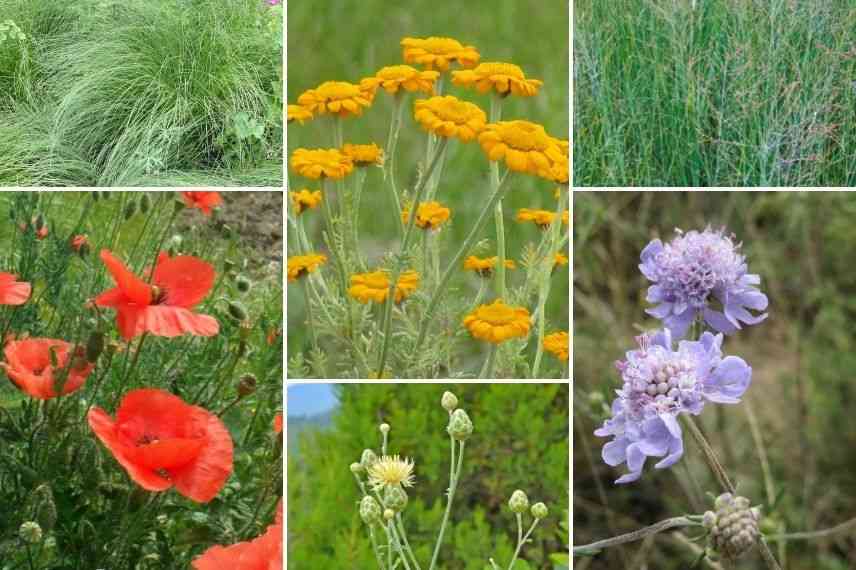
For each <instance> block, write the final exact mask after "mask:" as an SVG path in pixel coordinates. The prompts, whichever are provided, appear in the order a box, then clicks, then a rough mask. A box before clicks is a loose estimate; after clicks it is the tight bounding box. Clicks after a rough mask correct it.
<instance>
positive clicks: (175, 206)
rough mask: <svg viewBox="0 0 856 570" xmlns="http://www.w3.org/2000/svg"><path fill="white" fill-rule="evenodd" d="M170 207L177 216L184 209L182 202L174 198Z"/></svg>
mask: <svg viewBox="0 0 856 570" xmlns="http://www.w3.org/2000/svg"><path fill="white" fill-rule="evenodd" d="M172 207H173V211H174V212H175V213H176V214H177V213H179V212H181V211H182V210H183V209H184V207H185V204H184V201H183V200H179V199H178V198H176V199H175V200H173V201H172Z"/></svg>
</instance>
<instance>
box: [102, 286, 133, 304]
mask: <svg viewBox="0 0 856 570" xmlns="http://www.w3.org/2000/svg"><path fill="white" fill-rule="evenodd" d="M124 301H126V298H125V294H124V293H122V290H121V289H119V288H118V287H114V288H113V289H108V290H107V291H104V292H103V293H101V294H100V295H98V296H97V297H95V304H96V305H98V306H99V307H115V306H116V305H119V304H121V303H123V302H124Z"/></svg>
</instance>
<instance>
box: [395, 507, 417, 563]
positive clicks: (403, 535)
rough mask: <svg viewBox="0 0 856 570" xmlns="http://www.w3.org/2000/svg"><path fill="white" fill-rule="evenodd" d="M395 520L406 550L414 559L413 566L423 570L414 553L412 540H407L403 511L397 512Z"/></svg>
mask: <svg viewBox="0 0 856 570" xmlns="http://www.w3.org/2000/svg"><path fill="white" fill-rule="evenodd" d="M395 522H396V524H397V525H398V534H399V536H400V537H401V540H402V542H403V543H404V551H405V552H407V554H409V555H410V559H411V560H413V566H415V567H416V570H422V568H421V567H420V566H419V561H418V560H416V555H415V554H413V549H412V548H410V541H408V540H407V532H405V530H404V523H403V522H402V519H401V513H395Z"/></svg>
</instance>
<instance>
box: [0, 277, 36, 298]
mask: <svg viewBox="0 0 856 570" xmlns="http://www.w3.org/2000/svg"><path fill="white" fill-rule="evenodd" d="M17 278H18V277H17V276H16V275H13V274H11V273H0V305H23V304H24V303H26V302H27V299H29V298H30V291H32V287H31V286H30V284H29V283H27V282H25V281H16V279H17Z"/></svg>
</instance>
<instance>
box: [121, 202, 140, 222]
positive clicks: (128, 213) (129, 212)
mask: <svg viewBox="0 0 856 570" xmlns="http://www.w3.org/2000/svg"><path fill="white" fill-rule="evenodd" d="M136 213H137V201H136V200H131V201H130V202H128V203H127V204H125V213H124V215H125V219H126V220H130V219H131V218H133V217H134V214H136Z"/></svg>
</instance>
